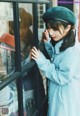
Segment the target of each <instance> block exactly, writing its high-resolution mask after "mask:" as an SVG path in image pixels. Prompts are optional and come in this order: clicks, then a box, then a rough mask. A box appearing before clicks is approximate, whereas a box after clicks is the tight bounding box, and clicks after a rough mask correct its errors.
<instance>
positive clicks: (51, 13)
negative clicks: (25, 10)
mask: <svg viewBox="0 0 80 116" xmlns="http://www.w3.org/2000/svg"><path fill="white" fill-rule="evenodd" d="M43 20H44V22H45V23H46V22H47V21H49V20H59V21H63V22H66V23H70V24H71V25H75V23H76V17H75V15H74V13H73V12H72V11H71V10H70V9H68V8H66V7H63V6H56V7H52V8H49V9H48V10H47V11H46V12H45V13H44V14H43Z"/></svg>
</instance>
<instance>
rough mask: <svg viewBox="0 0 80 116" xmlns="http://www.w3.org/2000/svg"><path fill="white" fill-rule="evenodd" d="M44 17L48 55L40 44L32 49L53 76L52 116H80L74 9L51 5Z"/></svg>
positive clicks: (79, 62) (79, 52)
mask: <svg viewBox="0 0 80 116" xmlns="http://www.w3.org/2000/svg"><path fill="white" fill-rule="evenodd" d="M43 20H44V22H45V23H46V31H45V32H44V35H45V37H44V36H43V37H44V38H43V42H44V44H45V48H46V50H47V52H48V54H49V56H50V59H47V58H46V57H45V56H44V55H43V54H42V53H41V52H40V51H39V50H37V49H36V47H33V48H32V50H31V52H30V57H31V59H33V60H35V61H36V63H37V65H38V67H39V69H40V71H42V73H43V74H44V75H45V76H46V77H47V78H48V80H49V89H48V116H80V102H79V99H80V67H79V65H80V45H79V42H78V39H77V36H76V34H75V30H74V25H75V24H76V18H75V16H74V13H73V12H72V11H71V10H69V9H67V8H65V7H61V6H57V7H53V8H50V9H48V10H47V11H46V12H45V13H44V15H43Z"/></svg>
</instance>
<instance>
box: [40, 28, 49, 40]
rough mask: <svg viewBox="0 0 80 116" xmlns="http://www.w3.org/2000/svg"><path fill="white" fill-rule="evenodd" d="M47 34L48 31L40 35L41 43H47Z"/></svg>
mask: <svg viewBox="0 0 80 116" xmlns="http://www.w3.org/2000/svg"><path fill="white" fill-rule="evenodd" d="M49 39H50V38H49V33H48V30H47V29H46V30H45V31H44V32H43V33H42V42H47V41H48V40H49Z"/></svg>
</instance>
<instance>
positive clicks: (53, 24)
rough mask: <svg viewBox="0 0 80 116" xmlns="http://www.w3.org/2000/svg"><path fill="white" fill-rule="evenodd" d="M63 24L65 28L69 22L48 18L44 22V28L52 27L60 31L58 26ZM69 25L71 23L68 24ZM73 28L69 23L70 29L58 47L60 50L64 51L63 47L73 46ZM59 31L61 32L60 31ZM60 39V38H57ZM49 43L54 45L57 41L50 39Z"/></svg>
mask: <svg viewBox="0 0 80 116" xmlns="http://www.w3.org/2000/svg"><path fill="white" fill-rule="evenodd" d="M61 25H63V26H64V28H66V27H67V26H68V25H69V23H65V22H62V21H57V20H49V21H48V22H47V23H46V28H47V29H49V28H53V29H54V30H55V31H57V30H58V31H59V32H60V29H59V27H60V26H61ZM70 25H71V24H70ZM73 28H74V26H72V25H71V29H70V31H69V32H68V34H67V35H66V36H65V37H64V39H63V43H62V45H61V47H60V51H64V50H65V49H67V48H69V47H72V46H74V44H75V33H74V31H73ZM60 33H61V32H60ZM59 41H60V40H59ZM51 43H52V45H53V46H54V45H55V44H56V43H57V42H55V41H54V40H52V39H51Z"/></svg>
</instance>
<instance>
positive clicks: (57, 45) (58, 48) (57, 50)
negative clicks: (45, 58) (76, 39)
mask: <svg viewBox="0 0 80 116" xmlns="http://www.w3.org/2000/svg"><path fill="white" fill-rule="evenodd" d="M62 43H63V40H61V41H59V42H58V43H57V44H56V45H55V47H54V51H55V53H56V54H60V47H61V44H62Z"/></svg>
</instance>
